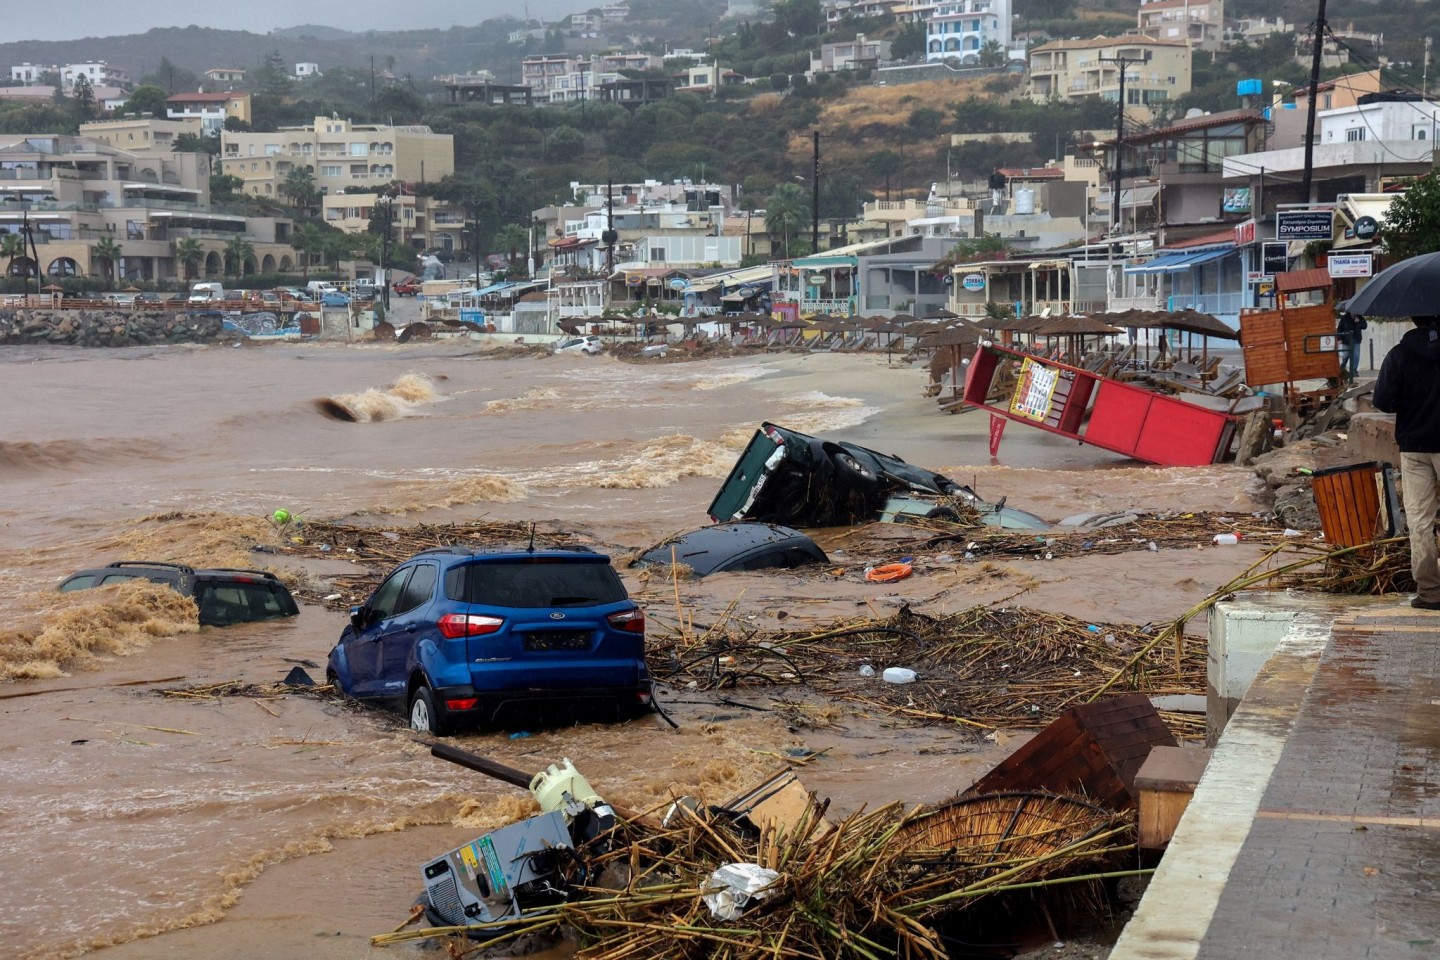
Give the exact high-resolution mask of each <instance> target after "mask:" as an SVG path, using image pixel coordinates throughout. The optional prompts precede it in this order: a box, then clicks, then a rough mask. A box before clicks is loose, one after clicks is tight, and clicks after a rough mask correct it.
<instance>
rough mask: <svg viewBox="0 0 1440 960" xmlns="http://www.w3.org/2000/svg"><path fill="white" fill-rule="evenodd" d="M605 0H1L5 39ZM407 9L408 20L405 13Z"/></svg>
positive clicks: (372, 21) (379, 20) (383, 26)
mask: <svg viewBox="0 0 1440 960" xmlns="http://www.w3.org/2000/svg"><path fill="white" fill-rule="evenodd" d="M600 4H601V0H588V2H587V0H529V2H528V4H527V3H526V0H414V2H411V3H396V2H395V0H246V2H244V3H234V4H222V3H203V4H202V3H184V2H180V0H70V2H68V3H65V4H56V5H55V6H51V5H50V4H47V3H32V2H22V0H0V9H3V11H4V13H3V14H0V40H5V41H16V40H75V39H78V38H80V37H106V36H114V35H117V34H126V33H144V32H145V31H146V30H149V29H150V28H151V27H188V26H190V25H191V24H195V25H197V26H201V27H216V28H220V29H226V30H250V31H252V32H254V33H269V32H270V31H271V30H274V29H276V28H278V27H293V26H298V25H300V24H304V23H318V24H324V25H326V26H331V27H340V28H341V29H345V30H355V31H365V30H397V29H406V28H423V27H449V26H454V25H456V24H461V25H463V26H474V25H475V24H477V23H480V22H481V21H483V20H488V19H490V18H491V17H498V16H503V15H505V14H509V15H511V16H514V17H523V16H524V15H525V11H526V7H527V6H528V7H529V12H530V16H532V17H543V18H555V17H559V16H561V15H563V14H566V13H573V12H576V11H579V10H585V9H588V8H590V7H592V6H599V5H600ZM402 10H403V11H406V13H407V16H405V17H404V18H403V19H401V18H400V17H399V16H398V14H399V12H400V11H402Z"/></svg>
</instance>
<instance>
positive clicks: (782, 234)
mask: <svg viewBox="0 0 1440 960" xmlns="http://www.w3.org/2000/svg"><path fill="white" fill-rule="evenodd" d="M807 212H808V209H807V207H806V203H805V191H804V190H802V189H801V188H800V185H799V184H795V183H782V184H780V186H778V187H776V188H775V192H774V193H772V194H770V197H769V198H768V199H767V200H766V201H765V229H766V230H767V231H769V233H770V240H771V242H772V243H773V242H774V240H775V238H776V237H779V238H780V243H781V247H780V249H781V252H782V253H783V254H784V255H785V256H789V255H790V244H791V238H792V237H793V236H794V235H795V234H798V233H799V232H800V231H801V229H802V228H803V227H804V226H805V215H806V213H807Z"/></svg>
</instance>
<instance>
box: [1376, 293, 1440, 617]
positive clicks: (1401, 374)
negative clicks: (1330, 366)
mask: <svg viewBox="0 0 1440 960" xmlns="http://www.w3.org/2000/svg"><path fill="white" fill-rule="evenodd" d="M1412 319H1413V321H1414V323H1415V329H1414V330H1410V331H1407V332H1406V334H1405V336H1403V337H1401V338H1400V343H1399V344H1397V345H1396V346H1395V348H1394V349H1393V350H1391V351H1390V352H1389V353H1388V354H1386V355H1385V360H1384V361H1383V362H1382V363H1381V364H1380V376H1379V377H1378V378H1377V379H1376V381H1375V394H1374V396H1373V398H1372V402H1373V403H1374V405H1375V409H1377V410H1381V411H1383V412H1385V413H1393V414H1394V415H1395V442H1396V443H1397V444H1398V445H1399V447H1400V480H1401V486H1402V489H1403V491H1404V494H1405V517H1406V521H1407V523H1408V524H1409V526H1410V572H1411V574H1413V575H1414V577H1415V599H1413V600H1411V601H1410V606H1412V607H1415V608H1416V609H1419V610H1440V560H1437V555H1436V548H1435V508H1436V487H1437V477H1440V317H1433V316H1424V317H1414V318H1412Z"/></svg>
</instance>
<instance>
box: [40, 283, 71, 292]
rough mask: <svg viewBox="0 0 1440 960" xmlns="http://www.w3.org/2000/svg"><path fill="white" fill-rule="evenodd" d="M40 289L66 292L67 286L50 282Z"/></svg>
mask: <svg viewBox="0 0 1440 960" xmlns="http://www.w3.org/2000/svg"><path fill="white" fill-rule="evenodd" d="M40 289H42V290H44V291H45V292H46V293H64V292H65V288H64V287H62V286H60V284H58V283H52V284H50V285H49V286H46V287H41V288H40Z"/></svg>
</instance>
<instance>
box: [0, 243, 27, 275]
mask: <svg viewBox="0 0 1440 960" xmlns="http://www.w3.org/2000/svg"><path fill="white" fill-rule="evenodd" d="M23 256H25V238H24V237H22V236H21V235H20V234H18V233H0V257H4V258H5V276H7V277H8V276H10V274H11V272H12V271H14V269H15V260H16V258H18V257H23Z"/></svg>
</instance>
